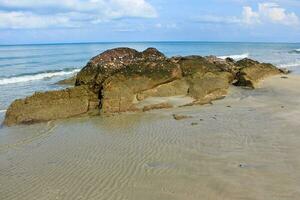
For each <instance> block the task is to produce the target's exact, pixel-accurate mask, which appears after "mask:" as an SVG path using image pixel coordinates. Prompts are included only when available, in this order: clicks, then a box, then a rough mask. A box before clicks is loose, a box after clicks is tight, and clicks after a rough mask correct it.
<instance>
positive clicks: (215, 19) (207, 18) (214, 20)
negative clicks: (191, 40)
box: [195, 15, 240, 24]
mask: <svg viewBox="0 0 300 200" xmlns="http://www.w3.org/2000/svg"><path fill="white" fill-rule="evenodd" d="M195 21H196V22H200V23H204V24H236V23H239V22H240V19H238V18H237V17H231V16H215V15H203V16H201V17H198V18H197V19H195Z"/></svg>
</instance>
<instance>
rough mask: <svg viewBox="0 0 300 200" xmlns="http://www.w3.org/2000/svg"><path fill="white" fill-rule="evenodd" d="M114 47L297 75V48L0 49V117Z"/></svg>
mask: <svg viewBox="0 0 300 200" xmlns="http://www.w3.org/2000/svg"><path fill="white" fill-rule="evenodd" d="M115 47H131V48H135V49H137V50H140V51H142V50H144V49H146V48H148V47H155V48H157V49H159V50H160V51H162V52H163V53H164V54H165V55H167V56H169V57H171V56H176V55H202V56H206V55H216V56H219V57H221V58H225V57H228V56H230V57H232V58H234V59H236V60H238V59H242V58H245V57H249V58H253V59H257V60H259V61H263V62H270V63H273V64H275V65H276V66H278V67H283V68H288V69H290V70H292V71H294V73H300V44H287V43H221V42H137V43H83V44H41V45H11V46H0V94H1V95H0V114H1V113H4V112H5V110H6V109H7V107H8V106H9V104H10V103H11V102H12V101H13V100H15V99H17V98H23V97H25V96H28V95H31V94H33V93H34V92H35V91H46V90H57V89H62V88H64V87H65V86H61V85H56V84H55V83H56V82H57V81H59V80H62V79H65V78H67V77H70V76H72V75H73V74H75V73H76V72H78V71H79V70H80V69H81V68H82V67H84V66H85V64H86V63H87V62H88V61H89V59H90V58H92V57H93V56H96V55H97V54H99V53H101V52H103V51H105V50H107V49H111V48H115Z"/></svg>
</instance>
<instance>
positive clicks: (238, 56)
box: [218, 53, 249, 60]
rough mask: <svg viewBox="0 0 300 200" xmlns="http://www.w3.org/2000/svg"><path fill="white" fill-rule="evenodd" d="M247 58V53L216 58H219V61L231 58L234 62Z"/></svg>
mask: <svg viewBox="0 0 300 200" xmlns="http://www.w3.org/2000/svg"><path fill="white" fill-rule="evenodd" d="M248 57H249V53H244V54H240V55H229V56H218V58H221V59H226V58H232V59H234V60H242V59H244V58H248Z"/></svg>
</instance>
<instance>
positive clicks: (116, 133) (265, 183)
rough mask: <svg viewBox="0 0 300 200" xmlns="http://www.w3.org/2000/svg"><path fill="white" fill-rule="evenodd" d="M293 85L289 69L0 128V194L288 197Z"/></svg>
mask: <svg viewBox="0 0 300 200" xmlns="http://www.w3.org/2000/svg"><path fill="white" fill-rule="evenodd" d="M299 88H300V77H299V76H295V75H289V76H288V79H283V78H280V77H275V78H271V79H268V80H266V81H265V82H264V83H263V85H262V87H261V88H259V89H257V90H245V89H241V88H235V87H232V88H231V90H230V94H229V96H228V97H226V98H225V99H223V100H219V101H215V102H214V103H213V105H205V106H193V107H184V108H176V109H167V110H155V111H151V112H147V113H135V114H130V113H129V114H122V115H117V116H113V117H93V118H91V117H89V118H80V119H70V120H60V121H55V122H49V123H46V124H38V125H31V126H18V127H12V128H5V127H3V128H1V129H0V199H1V200H20V199H22V200H34V199H38V200H52V199H63V200H79V199H83V200H87V199H88V200H90V199H91V200H92V199H95V200H96V199H97V200H99V199H103V200H107V199H113V200H115V199H120V200H123V199H128V200H141V199H143V200H157V199H164V200H167V199H172V200H174V199H184V200H194V199H195V200H196V199H197V200H199V199H213V200H216V199H217V200H219V199H222V200H234V199H245V200H246V199H247V200H248V199H249V200H250V199H261V200H265V199H272V200H273V199H280V200H282V199H298V198H299V196H300V187H299V186H300V173H299V170H300V156H299V155H300V122H299V120H300V90H299ZM173 114H180V115H188V116H192V118H187V119H184V120H179V121H176V120H174V119H173V117H172V115H173Z"/></svg>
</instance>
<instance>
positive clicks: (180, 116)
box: [173, 114, 192, 120]
mask: <svg viewBox="0 0 300 200" xmlns="http://www.w3.org/2000/svg"><path fill="white" fill-rule="evenodd" d="M173 118H174V119H175V120H182V119H187V118H192V117H191V116H187V115H177V114H173Z"/></svg>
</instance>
